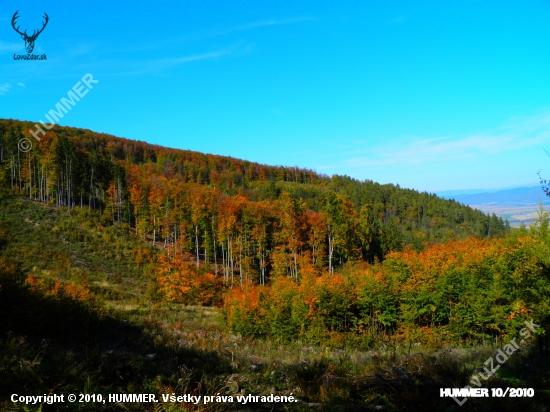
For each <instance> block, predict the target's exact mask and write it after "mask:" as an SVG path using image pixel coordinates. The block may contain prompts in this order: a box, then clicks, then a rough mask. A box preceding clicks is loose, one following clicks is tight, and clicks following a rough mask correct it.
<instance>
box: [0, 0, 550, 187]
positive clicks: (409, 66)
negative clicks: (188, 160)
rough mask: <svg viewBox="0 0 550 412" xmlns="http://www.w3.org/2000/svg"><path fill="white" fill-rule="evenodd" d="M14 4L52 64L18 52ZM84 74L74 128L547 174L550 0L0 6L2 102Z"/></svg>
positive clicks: (386, 173)
mask: <svg viewBox="0 0 550 412" xmlns="http://www.w3.org/2000/svg"><path fill="white" fill-rule="evenodd" d="M16 10H19V16H20V17H19V19H18V24H20V25H21V28H22V29H25V28H28V29H29V31H30V32H32V30H33V29H35V28H39V27H41V22H42V16H43V13H44V12H46V13H48V15H49V23H48V26H47V27H46V29H45V30H44V31H43V32H42V33H41V34H40V36H39V37H38V39H37V41H36V46H35V50H34V53H35V54H42V53H45V54H46V55H47V56H48V60H47V61H14V59H13V55H14V54H23V53H24V52H25V51H24V47H23V46H24V43H23V40H21V38H20V36H19V35H18V34H17V33H16V32H15V31H14V30H13V28H12V27H11V18H12V16H13V13H14V12H15V11H16ZM86 73H91V74H92V75H93V76H94V78H95V79H97V80H99V83H98V84H97V85H95V87H94V88H93V90H91V91H90V93H88V94H87V95H86V96H85V97H84V98H83V99H82V100H81V101H80V102H79V103H78V104H77V105H76V106H75V107H74V108H73V109H72V110H71V111H70V112H69V113H68V114H67V115H66V116H65V117H64V118H63V119H62V120H61V121H60V124H61V125H67V126H75V127H82V128H87V129H91V130H94V131H99V132H105V133H110V134H113V135H116V136H121V137H126V138H130V139H136V140H144V141H147V142H151V143H156V144H160V145H164V146H169V147H176V148H182V149H190V150H196V151H200V152H206V153H215V154H221V155H229V156H233V157H238V158H244V159H248V160H251V161H257V162H260V163H266V164H281V165H288V166H295V165H297V166H300V167H307V168H312V169H315V170H316V171H318V172H321V173H326V174H329V175H331V174H335V173H336V174H347V175H350V176H352V177H355V178H358V179H372V180H374V181H378V182H381V183H399V185H400V186H402V187H410V188H414V189H419V190H427V191H438V190H458V189H474V188H499V187H510V186H518V185H529V186H532V185H536V184H537V183H538V180H537V171H538V170H539V169H542V174H543V175H545V176H546V177H550V158H549V157H548V156H547V155H546V153H545V150H544V149H545V148H546V149H550V3H548V2H547V1H529V0H526V1H522V2H512V1H505V0H501V1H492V2H491V1H485V2H480V1H467V0H465V1H460V2H441V1H433V2H430V1H416V2H413V1H407V2H405V1H387V0H386V1H357V0H355V1H333V2H328V1H317V2H311V1H302V2H296V1H292V2H287V1H277V2H275V1H258V0H256V1H239V0H232V1H221V0H217V1H206V0H200V1H180V2H175V1H170V2H168V1H163V0H158V1H155V2H152V1H140V2H128V1H124V2H109V3H108V2H97V3H96V2H88V1H86V2H84V1H71V2H69V1H32V2H30V1H25V2H23V1H12V0H8V1H6V0H4V1H3V2H2V3H1V4H0V117H2V118H15V119H22V120H32V121H38V120H40V119H44V120H46V119H45V117H44V115H45V114H46V113H47V112H48V111H49V110H51V109H53V108H54V106H55V104H56V103H57V102H58V101H59V99H60V98H61V97H63V96H66V94H67V92H68V91H69V90H70V89H71V87H73V86H74V85H75V83H76V82H77V81H78V80H79V79H80V78H82V76H84V75H85V74H86ZM37 144H40V143H39V142H38V143H37Z"/></svg>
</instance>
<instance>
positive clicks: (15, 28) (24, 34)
mask: <svg viewBox="0 0 550 412" xmlns="http://www.w3.org/2000/svg"><path fill="white" fill-rule="evenodd" d="M17 13H19V10H17V11H16V12H15V13H14V14H13V17H12V18H11V25H12V27H13V29H14V30H15V31H16V32H17V33H19V34H20V35H21V36H26V35H27V30H25V33H21V32H20V31H19V27H20V26H19V27H15V20H17V18H18V17H19V16H18V15H17Z"/></svg>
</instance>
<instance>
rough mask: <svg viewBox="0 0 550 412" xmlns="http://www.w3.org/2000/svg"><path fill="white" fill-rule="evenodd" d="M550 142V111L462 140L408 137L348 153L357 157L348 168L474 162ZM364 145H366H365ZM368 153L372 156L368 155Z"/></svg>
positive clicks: (350, 161)
mask: <svg viewBox="0 0 550 412" xmlns="http://www.w3.org/2000/svg"><path fill="white" fill-rule="evenodd" d="M549 142H550V112H547V113H544V114H542V115H537V116H531V117H515V118H512V119H510V120H509V121H507V122H506V123H505V124H504V125H503V126H501V127H499V128H495V129H492V130H488V131H486V132H483V133H479V134H475V135H470V136H463V137H459V138H453V137H438V138H432V139H422V138H407V139H403V140H400V141H398V142H392V143H389V144H386V145H380V146H377V147H374V148H373V147H371V148H368V149H364V148H362V149H358V146H359V145H356V146H355V148H356V149H358V150H355V151H352V152H348V154H349V155H356V156H354V157H351V158H349V159H347V160H345V161H344V165H345V166H348V167H366V166H374V167H376V166H388V165H397V164H399V165H417V164H420V163H422V164H430V163H432V164H433V163H440V162H448V161H451V160H474V159H477V158H479V157H480V156H486V155H491V154H498V153H502V152H510V151H513V150H518V149H521V148H525V147H531V146H536V145H543V144H545V143H549ZM360 146H364V143H363V144H361V145H360ZM367 153H368V154H367Z"/></svg>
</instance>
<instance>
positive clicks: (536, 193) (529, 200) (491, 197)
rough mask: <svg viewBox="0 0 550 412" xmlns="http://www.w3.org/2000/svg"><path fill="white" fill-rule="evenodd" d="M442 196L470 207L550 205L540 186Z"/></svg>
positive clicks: (549, 200) (549, 199)
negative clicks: (540, 203)
mask: <svg viewBox="0 0 550 412" xmlns="http://www.w3.org/2000/svg"><path fill="white" fill-rule="evenodd" d="M440 196H441V197H443V198H445V199H454V200H456V201H457V202H460V203H463V204H466V205H470V206H478V205H479V206H481V205H485V206H537V205H538V204H539V202H542V204H543V205H550V198H549V197H547V196H546V195H545V194H544V192H543V191H542V189H541V187H540V186H531V187H519V188H515V189H507V190H500V191H496V192H490V191H485V192H483V193H470V194H457V195H453V194H451V193H448V192H447V193H445V194H443V193H441V194H440Z"/></svg>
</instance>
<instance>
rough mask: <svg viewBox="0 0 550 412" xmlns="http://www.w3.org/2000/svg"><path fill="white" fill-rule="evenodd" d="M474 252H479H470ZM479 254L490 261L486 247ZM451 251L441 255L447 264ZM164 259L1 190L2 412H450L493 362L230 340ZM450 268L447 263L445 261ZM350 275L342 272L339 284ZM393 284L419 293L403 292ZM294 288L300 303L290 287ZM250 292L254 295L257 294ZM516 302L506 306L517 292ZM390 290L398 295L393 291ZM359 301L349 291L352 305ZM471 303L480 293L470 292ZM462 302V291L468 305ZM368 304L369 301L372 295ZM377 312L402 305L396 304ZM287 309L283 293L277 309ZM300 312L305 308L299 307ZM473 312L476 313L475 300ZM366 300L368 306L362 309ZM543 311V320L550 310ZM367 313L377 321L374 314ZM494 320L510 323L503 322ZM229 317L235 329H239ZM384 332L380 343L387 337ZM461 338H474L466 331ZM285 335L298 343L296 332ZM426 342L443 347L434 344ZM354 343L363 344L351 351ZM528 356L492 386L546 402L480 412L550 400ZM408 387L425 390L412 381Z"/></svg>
mask: <svg viewBox="0 0 550 412" xmlns="http://www.w3.org/2000/svg"><path fill="white" fill-rule="evenodd" d="M500 243H501V244H502V243H503V242H500ZM532 244H533V243H529V244H526V249H525V250H527V251H531V250H532V248H531V245H532ZM459 245H460V244H459ZM464 247H465V248H466V250H472V248H471V247H469V246H468V245H467V244H464V246H463V247H462V248H463V249H464ZM455 249H456V248H455V245H453V244H449V245H448V247H446V250H447V251H453V250H455ZM473 249H476V250H477V249H479V251H480V252H481V253H482V254H483V253H485V252H483V249H484V248H473ZM438 250H439V249H434V252H435V253H436V254H440V252H438ZM165 252H166V250H165V251H163V250H162V249H158V248H153V247H152V245H150V243H149V242H148V241H143V240H140V239H139V238H138V237H136V236H135V235H134V234H132V233H129V232H128V230H127V229H125V228H124V227H123V226H122V225H109V224H107V225H102V224H101V218H100V214H99V211H96V212H94V211H89V210H87V209H86V208H84V209H81V210H79V209H78V208H76V209H73V211H71V213H68V211H67V209H66V208H55V207H49V206H45V205H41V204H40V203H38V202H34V201H32V200H30V199H27V198H25V197H23V196H20V195H19V196H18V195H12V194H8V193H5V192H0V311H1V313H2V314H3V316H2V317H1V318H0V353H1V354H2V355H1V356H0V370H1V371H2V373H1V374H0V382H1V383H2V385H1V389H0V409H3V408H6V409H9V410H29V409H28V408H27V409H25V408H23V407H21V405H17V404H13V403H12V402H10V401H9V399H10V396H11V394H13V393H25V394H29V395H39V394H44V393H46V394H50V393H56V394H64V395H65V396H67V394H69V393H88V394H103V396H107V394H109V393H154V394H156V396H157V397H158V398H159V399H160V396H161V394H172V393H174V394H176V395H178V396H182V395H184V394H194V395H207V394H211V395H214V394H216V393H218V394H223V395H235V394H239V393H240V394H243V393H244V394H246V393H251V394H254V395H269V394H276V395H283V396H284V395H289V394H290V393H293V394H294V395H295V396H296V398H297V399H299V402H298V403H297V404H295V405H292V404H285V403H269V402H266V403H254V404H250V405H242V404H238V403H236V402H234V403H232V404H228V403H225V404H224V403H213V404H210V405H209V406H207V407H206V406H203V405H195V404H193V403H189V402H182V403H176V404H173V403H163V402H161V403H157V404H151V403H128V402H119V403H106V404H102V403H93V402H88V403H83V404H80V408H79V409H80V410H113V411H118V410H126V411H128V410H131V411H148V412H150V411H167V412H168V411H189V410H197V411H199V410H200V411H212V412H213V411H224V410H228V409H238V410H242V411H262V410H266V411H273V410H287V411H288V410H296V411H318V410H326V411H333V410H350V409H352V410H358V411H361V410H363V411H370V410H373V409H374V410H380V409H384V408H390V409H389V410H405V409H407V410H411V411H422V410H426V408H428V409H429V410H434V411H438V410H447V409H448V408H449V407H450V406H452V403H453V401H452V400H450V399H441V398H439V388H440V387H446V386H447V385H448V384H447V383H446V382H447V380H448V379H452V381H453V382H456V384H457V385H464V384H466V383H467V382H468V379H469V377H470V376H471V374H472V373H474V372H475V371H476V368H477V367H479V365H483V362H485V360H486V359H487V357H488V356H492V352H493V348H492V347H491V346H483V347H480V348H477V349H475V350H467V349H458V350H453V352H452V354H451V353H450V351H449V350H440V351H436V352H425V353H423V352H418V348H419V347H418V346H414V348H413V356H409V355H407V353H406V350H407V346H402V347H404V348H405V353H404V354H401V353H400V352H397V346H395V350H396V351H395V352H394V351H393V350H390V349H389V348H388V346H387V345H388V344H390V342H391V341H390V340H383V341H381V342H380V344H376V345H373V342H371V343H369V339H370V338H369V335H368V334H365V335H364V338H362V337H361V336H362V335H361V334H356V333H352V334H351V336H350V337H351V339H350V340H349V343H350V345H349V346H344V347H343V348H344V350H342V349H339V348H338V346H339V345H341V343H340V344H338V334H336V333H332V334H331V336H332V337H328V338H327V341H325V342H318V344H312V343H306V342H295V341H290V342H288V341H286V340H287V339H289V337H290V336H289V335H287V336H285V339H284V340H278V339H276V338H275V337H273V338H272V339H265V338H264V339H261V340H260V339H251V338H250V337H246V336H238V335H235V334H234V333H232V332H231V331H230V329H228V326H230V325H227V326H226V325H225V323H224V321H223V320H222V319H221V316H220V315H221V313H220V311H219V310H217V309H216V308H200V307H192V306H184V305H181V304H180V303H178V301H177V300H173V299H170V298H169V297H167V296H165V295H163V293H162V292H161V289H160V288H159V284H158V279H159V278H158V277H157V276H156V275H155V274H156V273H158V263H159V259H162V258H161V256H162V255H163V254H164V253H165ZM408 253H410V252H408ZM430 253H432V252H430ZM445 253H448V252H445ZM453 253H455V252H453ZM460 253H464V251H461V252H460ZM438 259H444V260H448V258H447V257H446V256H445V255H440V257H438ZM491 259H493V258H492V257H491ZM392 260H393V262H392ZM476 260H477V258H476ZM487 263H488V264H490V266H487V265H485V264H482V265H478V267H479V268H480V270H482V271H483V270H486V269H485V268H487V267H492V266H493V263H492V261H489V262H487ZM386 266H387V268H390V269H391V268H394V269H392V270H393V271H394V272H395V274H396V275H397V273H398V272H396V271H395V270H396V269H397V268H398V266H399V265H396V264H395V258H392V259H390V260H389V264H388V265H386ZM439 266H440V265H436V266H435V269H437V268H438V267H439ZM350 269H351V271H350V270H346V272H345V273H346V276H350V277H349V278H350V279H352V278H353V276H355V275H353V274H354V273H355V274H360V273H363V270H361V268H359V267H355V268H354V267H353V266H352V267H350ZM358 269H359V270H358ZM497 269H498V267H497ZM498 270H500V269H498ZM176 274H177V272H174V275H176ZM351 275H353V276H351ZM399 276H400V275H399ZM475 276H477V274H476V275H475ZM475 276H470V277H469V278H468V279H469V280H468V282H469V283H468V285H469V286H468V288H470V289H471V290H472V291H475V285H476V283H477V279H476V278H475ZM338 278H339V276H338V275H336V276H335V277H334V279H338ZM327 279H328V278H326V277H325V278H324V279H323V280H322V283H319V286H321V288H319V289H318V291H319V292H323V289H324V288H326V287H329V289H328V290H330V291H332V292H336V293H334V294H333V297H332V298H329V299H327V297H328V296H325V298H324V299H322V300H320V301H319V303H322V304H323V305H324V307H325V308H329V307H330V306H332V305H335V306H334V309H333V310H324V309H323V310H319V311H318V312H317V313H318V314H319V315H322V316H329V317H330V316H332V317H334V319H335V320H338V319H339V318H340V320H338V321H337V323H330V322H329V323H327V325H332V326H331V327H333V326H337V327H342V326H344V323H342V319H341V316H342V309H344V310H345V311H348V310H349V309H350V308H346V307H343V308H342V306H341V305H342V303H344V304H347V303H346V300H345V299H344V300H342V299H341V298H342V296H341V292H344V293H346V290H344V289H341V288H340V285H341V283H340V282H335V283H333V284H332V286H331V284H330V283H327ZM320 280H321V278H320ZM396 280H397V279H396ZM411 280H413V279H412V278H411ZM441 280H443V283H442V285H444V284H445V283H446V282H448V280H449V278H448V277H441ZM308 285H310V284H309V283H308V282H306V283H304V284H303V287H305V288H308V287H310V286H308ZM281 286H284V283H282V284H279V285H278V286H276V287H275V288H274V289H273V293H277V294H278V293H280V287H281ZM346 287H348V286H346ZM394 287H396V288H397V289H398V290H399V289H402V290H403V291H404V292H406V291H407V290H408V288H401V287H400V286H399V284H395V286H394ZM286 289H287V292H285V293H288V290H289V289H288V286H287V287H286ZM371 289H372V286H368V289H365V291H372V292H375V293H374V294H373V295H372V296H373V297H375V296H376V291H375V290H371ZM524 289H525V290H526V291H527V288H524ZM269 291H270V289H268V288H266V289H265V292H266V293H271V292H269ZM234 292H235V293H234V294H233V295H232V297H231V300H229V308H230V310H231V311H232V312H234V311H235V301H234V300H233V299H234V298H235V297H238V296H239V295H238V294H239V289H238V288H235V289H234ZM243 292H245V293H253V290H250V289H245V290H244V291H243ZM504 292H506V293H505V295H506V296H507V295H508V294H510V293H509V291H508V292H507V291H506V290H505V291H504ZM378 293H382V294H385V293H386V292H385V291H384V289H383V288H382V289H381V290H380V292H378ZM438 293H439V292H438ZM490 293H491V295H493V293H492V292H490ZM354 295H355V294H354V293H351V294H348V296H347V298H350V297H353V296H354ZM464 295H466V296H468V295H470V291H468V292H467V293H466V294H464ZM512 295H513V292H512ZM329 296H330V295H329ZM460 296H461V293H458V294H457V295H456V296H455V298H456V297H458V298H460ZM526 296H527V295H526ZM381 297H382V296H381ZM472 297H473V298H474V299H473V302H475V301H477V300H479V299H478V298H479V297H480V295H479V294H478V293H475V294H474V295H472ZM504 297H505V296H504V295H503V296H497V295H495V296H492V298H493V299H496V301H495V302H496V303H497V304H498V305H502V304H503V303H504V301H503V298H504ZM419 298H420V299H425V297H422V296H419ZM362 299H363V300H364V299H367V300H368V299H370V298H369V293H366V294H364V295H363V297H362ZM542 299H545V298H544V297H542ZM283 301H284V300H283ZM376 301H377V302H379V304H384V305H390V306H391V305H392V304H393V303H392V302H391V301H388V300H387V298H384V297H382V298H381V299H378V298H376ZM250 302H253V300H252V301H250ZM250 302H247V301H246V300H245V301H244V302H243V304H242V305H241V308H242V309H244V310H248V305H249V304H250ZM280 302H281V300H280V298H279V297H278V296H277V295H275V296H273V298H271V299H270V300H269V302H265V303H264V304H266V303H269V304H272V305H276V304H279V303H280ZM292 302H293V305H296V304H298V305H299V301H298V300H296V299H292ZM463 302H464V303H465V304H466V305H464V306H463V307H464V308H467V306H468V302H469V301H468V300H467V299H465V300H464V301H463ZM365 303H367V301H364V302H363V305H364V304H365ZM457 307H458V305H457ZM538 307H539V308H540V309H541V310H543V308H544V305H538ZM488 309H490V308H488ZM293 310H294V309H293ZM355 310H356V309H355ZM355 310H354V311H355ZM386 310H387V309H386ZM362 311H363V313H365V314H367V313H371V312H370V310H368V309H367V308H365V310H362ZM224 312H225V310H224ZM300 312H301V313H302V315H304V314H305V313H304V312H303V311H301V310H300ZM390 312H392V311H391V308H390ZM490 312H491V313H492V315H495V314H496V315H497V316H498V313H500V312H494V311H490ZM292 313H294V312H289V313H287V312H286V311H281V312H280V316H277V313H275V312H268V314H269V316H275V317H276V318H277V319H275V321H273V322H271V325H272V326H273V327H277V326H284V325H285V323H286V322H288V320H290V319H289V315H291V314H292ZM351 313H352V312H350V314H351ZM355 313H356V312H355ZM393 313H394V315H395V314H396V312H393ZM420 316H421V317H423V315H420ZM294 318H295V316H294V315H292V319H294ZM421 319H422V318H421ZM230 320H231V321H232V322H233V321H235V320H236V318H234V317H232V318H230ZM240 325H241V328H242V327H245V328H247V329H246V331H247V333H245V335H246V334H248V332H250V331H251V327H252V326H253V325H254V324H253V323H250V322H249V323H248V324H247V323H243V322H241V323H240ZM311 325H315V323H312V324H311ZM460 325H462V322H460ZM350 326H351V324H350ZM358 326H360V325H358ZM455 326H459V324H456V325H455ZM263 328H265V325H264V326H259V328H258V330H257V332H259V333H264V332H263ZM361 328H362V327H361ZM376 329H377V330H378V332H377V334H378V335H379V334H380V332H382V330H383V329H380V328H376ZM461 329H462V330H464V326H461ZM283 330H285V331H286V333H287V334H288V333H292V330H291V329H288V327H284V329H283ZM472 330H473V331H475V329H472ZM336 331H337V330H335V332H336ZM486 332H487V333H488V332H489V329H487V330H486ZM430 336H431V337H430ZM479 336H480V335H478V336H476V337H474V339H479ZM484 336H486V337H487V338H489V337H490V336H491V335H489V334H487V335H484ZM426 337H428V338H429V339H432V338H433V337H434V335H426ZM304 338H305V337H304ZM304 338H302V339H304ZM329 342H330V343H329ZM352 342H355V344H354V345H351V343H352ZM396 342H398V341H396ZM405 342H406V341H405ZM401 345H402V344H401ZM525 348H526V350H522V352H521V354H518V355H517V356H516V355H515V356H516V358H514V361H512V362H509V363H507V364H506V365H503V367H502V368H501V371H502V373H501V374H500V375H499V376H495V377H493V378H492V380H491V386H492V387H506V386H516V385H519V386H520V387H535V388H536V389H537V392H536V398H535V400H533V399H532V398H514V399H505V400H504V401H503V400H500V399H498V398H495V399H491V400H485V399H481V400H477V399H473V400H470V401H469V402H470V404H469V407H470V410H472V411H482V410H487V407H489V406H490V407H493V408H497V409H498V410H502V411H513V410H517V409H518V408H528V407H530V406H533V405H541V404H542V403H544V399H545V398H544V396H545V391H544V389H545V388H546V387H547V384H546V382H547V380H548V376H547V372H548V357H547V356H540V355H537V354H536V352H534V351H532V350H531V349H533V347H532V346H531V345H526V346H525ZM408 350H409V351H410V346H409V349H408ZM425 350H428V347H426V349H425ZM529 365H534V367H531V366H529ZM409 381H410V382H414V384H413V385H410V384H408V383H406V382H409ZM539 389H542V390H539ZM488 402H490V403H488ZM541 402H542V403H541ZM72 406H75V407H76V405H74V404H73V405H70V404H54V405H47V404H41V405H36V407H37V408H41V409H36V408H35V409H30V410H45V411H47V410H73V409H71V407H72ZM18 407H19V409H18Z"/></svg>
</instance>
